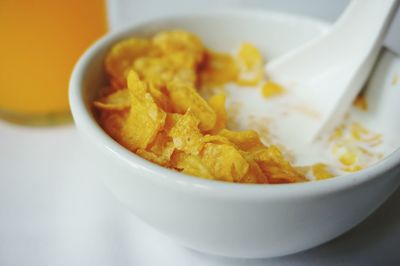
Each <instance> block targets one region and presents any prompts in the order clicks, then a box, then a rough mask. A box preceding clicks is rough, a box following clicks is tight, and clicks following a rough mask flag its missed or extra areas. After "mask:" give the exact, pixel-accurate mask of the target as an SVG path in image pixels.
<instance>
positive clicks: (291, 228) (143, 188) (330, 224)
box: [70, 10, 400, 258]
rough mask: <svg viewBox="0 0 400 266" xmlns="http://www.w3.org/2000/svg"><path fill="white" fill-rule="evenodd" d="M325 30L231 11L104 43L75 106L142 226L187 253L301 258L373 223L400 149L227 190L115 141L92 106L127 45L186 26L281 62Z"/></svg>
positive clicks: (219, 44)
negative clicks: (109, 65)
mask: <svg viewBox="0 0 400 266" xmlns="http://www.w3.org/2000/svg"><path fill="white" fill-rule="evenodd" d="M326 27H327V26H326V25H325V24H323V23H322V22H318V21H315V20H311V19H307V18H303V17H297V16H293V15H283V14H277V13H267V12H259V11H244V10H240V11H225V12H215V13H208V14H191V15H185V16H175V17H169V18H163V19H156V20H152V21H150V22H148V23H143V24H140V25H135V26H132V27H131V28H128V29H126V30H123V31H121V32H116V33H111V34H109V35H107V36H105V37H104V38H102V39H101V40H99V41H98V42H97V43H95V44H94V45H93V46H92V47H91V48H90V49H89V50H88V51H87V52H86V53H85V54H84V55H83V56H82V57H81V59H80V60H79V62H78V64H77V65H76V67H75V69H74V72H73V75H72V78H71V83H70V103H71V109H72V113H73V116H74V119H75V123H76V126H77V128H78V129H79V131H80V132H81V133H83V135H84V136H85V142H87V143H90V144H91V146H92V147H93V149H92V150H93V156H94V157H96V158H97V159H96V160H98V165H99V167H102V168H103V170H104V177H105V178H104V179H105V183H106V184H107V186H108V187H109V188H110V190H111V191H112V192H113V194H114V195H115V196H116V197H117V198H118V199H119V200H120V201H121V202H122V203H123V204H124V205H126V206H127V207H128V208H129V209H130V210H131V211H132V212H133V213H134V214H135V215H136V216H138V217H139V218H140V219H142V220H143V221H145V222H146V223H148V224H149V225H151V226H153V227H154V228H156V229H157V230H159V231H161V232H163V233H165V234H166V235H168V236H170V237H171V238H172V239H175V240H176V241H177V242H179V243H181V244H182V245H184V246H186V247H190V248H193V249H196V250H199V251H203V252H207V253H212V254H218V255H223V256H231V257H248V258H260V257H273V256H281V255H285V254H290V253H295V252H298V251H302V250H305V249H308V248H311V247H314V246H317V245H319V244H321V243H324V242H326V241H328V240H330V239H333V238H335V237H337V236H338V235H340V234H342V233H344V232H346V231H347V230H349V229H350V228H352V227H353V226H355V225H356V224H358V223H359V222H361V221H362V220H363V219H365V218H366V217H367V216H368V215H369V214H371V213H372V212H373V211H374V210H375V209H376V208H377V207H378V206H379V205H381V204H382V202H383V201H384V200H385V199H386V198H387V197H388V196H389V195H390V194H391V193H392V192H393V191H394V190H395V189H396V188H397V187H398V185H399V183H400V179H399V178H398V175H399V172H400V168H399V167H397V166H398V164H399V162H400V151H396V152H394V153H393V154H392V155H391V156H389V157H388V158H386V159H384V160H382V161H381V162H379V163H378V164H376V165H374V166H372V167H370V168H368V169H365V170H362V171H360V172H357V173H354V174H351V175H347V176H341V177H337V178H334V179H329V180H324V181H319V182H309V183H303V184H287V185H249V184H233V183H224V182H218V181H210V180H206V179H201V178H196V177H191V176H187V175H184V174H180V173H177V172H174V171H171V170H169V169H165V168H162V167H160V166H158V165H155V164H153V163H150V162H148V161H146V160H144V159H142V158H140V157H138V156H137V155H135V154H133V153H131V152H130V151H128V150H126V149H125V148H124V147H122V146H120V145H119V144H118V143H117V142H115V141H114V140H113V139H112V138H110V137H109V136H108V135H107V134H106V133H105V132H104V131H103V130H102V129H101V127H100V126H99V125H98V124H97V122H96V120H95V119H94V117H93V115H92V111H91V101H92V99H93V97H94V95H95V93H96V91H97V90H98V89H99V88H100V87H101V86H102V84H104V82H105V74H104V70H103V60H104V56H105V54H106V52H107V51H108V50H109V48H110V47H111V45H112V44H114V43H116V42H117V41H119V40H121V39H123V38H126V37H130V36H148V35H151V34H153V33H155V32H157V31H161V30H167V29H173V28H185V29H187V30H190V31H193V32H195V33H197V34H198V35H199V36H200V37H201V38H202V39H203V40H204V42H205V44H206V45H207V46H209V47H211V48H213V49H216V50H224V51H227V50H232V49H234V48H236V47H238V45H239V44H240V43H241V42H242V41H244V40H246V41H250V42H252V43H254V44H255V45H256V46H257V47H260V48H261V49H262V52H263V53H264V55H266V56H267V58H272V57H274V56H277V55H279V54H281V53H283V52H286V51H287V50H289V49H290V48H292V47H295V46H297V45H300V44H301V43H304V42H305V41H307V40H309V39H311V38H312V37H314V36H316V35H317V34H319V33H321V32H322V31H324V30H325V29H326ZM396 175H397V178H396Z"/></svg>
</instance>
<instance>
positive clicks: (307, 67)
mask: <svg viewBox="0 0 400 266" xmlns="http://www.w3.org/2000/svg"><path fill="white" fill-rule="evenodd" d="M398 4H399V1H397V0H353V1H352V2H351V3H350V4H349V6H348V7H347V9H346V10H345V12H344V13H343V15H341V17H340V18H339V20H338V21H337V22H336V23H335V25H333V27H332V29H331V30H330V31H329V32H327V33H326V34H324V35H323V36H321V37H319V38H318V39H316V40H314V41H311V42H310V43H308V44H306V45H305V46H303V47H300V48H298V49H296V50H294V51H292V52H290V53H288V54H286V55H284V56H282V57H280V58H278V59H276V60H274V61H271V62H270V63H268V64H267V66H266V72H267V75H268V76H269V77H270V78H271V79H272V80H274V81H276V82H278V83H280V84H282V85H283V86H284V87H286V89H287V90H288V94H287V96H286V97H290V98H292V97H293V98H295V99H296V100H298V101H299V102H300V103H301V104H302V106H307V108H308V110H312V111H313V113H314V114H317V115H314V117H313V118H312V119H311V118H309V117H308V118H307V117H306V116H304V117H303V118H301V119H300V117H301V116H298V118H296V119H297V121H295V123H294V124H293V130H295V131H296V134H295V135H296V138H297V141H304V142H309V141H313V140H315V139H316V138H317V137H319V136H321V134H322V133H326V132H328V131H330V130H332V129H333V128H334V127H335V126H336V125H337V124H338V122H340V120H341V119H342V118H343V116H344V114H345V113H346V111H347V110H348V108H349V107H350V105H351V103H352V102H353V100H354V98H355V97H356V96H357V94H358V93H359V91H360V89H361V88H362V86H363V85H364V83H365V81H366V79H367V77H368V75H369V73H370V71H371V69H372V67H373V65H374V63H375V60H376V58H377V56H378V54H379V51H380V48H381V45H382V41H383V37H384V33H385V31H386V29H387V26H388V24H389V21H390V19H391V16H392V15H393V13H394V10H395V8H396V6H398ZM399 42H400V40H399ZM306 120H307V121H306Z"/></svg>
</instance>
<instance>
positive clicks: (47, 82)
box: [0, 0, 107, 118]
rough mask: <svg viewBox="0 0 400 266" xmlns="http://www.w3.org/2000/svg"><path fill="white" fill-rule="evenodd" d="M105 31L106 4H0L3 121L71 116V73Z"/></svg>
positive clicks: (40, 0)
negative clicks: (69, 102) (12, 117)
mask: <svg viewBox="0 0 400 266" xmlns="http://www.w3.org/2000/svg"><path fill="white" fill-rule="evenodd" d="M106 29H107V26H106V14H105V3H104V1H102V0H83V1H82V0H68V1H67V0H60V1H54V0H35V1H29V0H0V36H1V37H0V116H2V115H3V118H4V116H5V115H6V116H10V115H14V116H15V117H16V118H17V117H18V116H26V117H29V116H32V117H38V116H41V115H45V114H46V115H48V114H60V113H68V97H67V91H68V80H69V77H70V74H71V71H72V68H73V66H74V64H75V62H76V60H77V59H78V57H79V56H80V54H81V53H82V52H83V51H84V50H85V49H86V48H87V47H88V46H89V45H90V44H91V43H92V42H93V41H94V40H96V39H97V38H98V37H100V36H101V35H102V34H104V33H105V32H106Z"/></svg>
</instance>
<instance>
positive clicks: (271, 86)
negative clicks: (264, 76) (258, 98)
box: [261, 81, 285, 98]
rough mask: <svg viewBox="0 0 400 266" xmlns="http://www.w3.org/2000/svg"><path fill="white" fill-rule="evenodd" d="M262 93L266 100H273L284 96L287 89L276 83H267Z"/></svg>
mask: <svg viewBox="0 0 400 266" xmlns="http://www.w3.org/2000/svg"><path fill="white" fill-rule="evenodd" d="M261 91H262V95H263V96H264V97H265V98H271V97H275V96H279V95H281V94H283V93H284V92H285V89H284V88H283V87H282V86H281V85H279V84H278V83H276V82H273V81H267V82H265V83H264V85H263V86H262V89H261Z"/></svg>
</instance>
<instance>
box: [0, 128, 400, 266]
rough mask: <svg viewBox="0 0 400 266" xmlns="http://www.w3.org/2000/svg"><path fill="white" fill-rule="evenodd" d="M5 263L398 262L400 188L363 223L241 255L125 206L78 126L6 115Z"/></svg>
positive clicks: (0, 194) (1, 236) (1, 146)
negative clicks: (219, 253)
mask: <svg viewBox="0 0 400 266" xmlns="http://www.w3.org/2000/svg"><path fill="white" fill-rule="evenodd" d="M0 151H1V153H0V156H1V157H0V158H1V159H0V265H1V266H11V265H13V266H14V265H32V266H36V265H38V266H39V265H40V266H58V265H74V266H109V265H114V266H125V265H138V266H147V265H149V266H150V265H166V266H167V265H174V266H175V265H177V266H179V265H183V266H186V265H193V266H199V265H223V266H225V265H234V266H239V265H249V266H256V265H257V266H258V265H396V264H397V265H400V253H399V244H400V207H399V206H400V190H398V191H397V192H396V193H395V194H394V195H393V196H392V197H390V198H389V200H388V201H387V202H386V203H385V204H384V205H383V206H382V207H381V208H380V209H379V210H378V211H376V212H375V213H374V214H373V215H372V216H371V217H369V218H368V219H367V220H366V221H364V222H363V223H362V224H360V225H359V226H357V227H356V228H354V229H353V230H351V231H350V232H348V233H346V234H345V235H343V236H341V237H339V238H337V239H336V240H334V241H332V242H330V243H327V244H325V245H323V246H320V247H318V248H314V249H312V250H309V251H306V252H303V253H300V254H295V255H291V256H287V257H282V258H276V259H263V260H237V259H227V258H220V257H214V256H209V255H205V254H200V253H197V252H194V251H190V250H187V249H185V248H182V247H180V246H177V245H175V243H174V242H172V241H170V240H169V239H167V238H166V237H164V236H163V235H161V234H159V233H158V232H157V231H155V230H153V229H152V228H150V227H149V226H147V225H145V224H144V223H142V222H141V221H139V220H138V219H137V218H136V217H135V216H133V215H132V214H130V213H129V212H128V211H127V210H126V209H124V208H123V207H122V206H120V205H119V203H118V202H117V201H116V200H115V199H114V198H113V196H112V195H111V194H110V193H109V192H108V191H107V190H106V188H105V187H104V186H103V184H102V182H101V179H100V178H99V177H100V176H101V172H99V171H96V162H95V161H93V160H92V159H91V158H90V157H89V155H88V153H87V150H86V148H85V146H83V145H81V140H80V138H79V136H78V133H77V131H76V129H75V128H74V126H72V125H68V126H63V127H59V128H49V129H44V128H42V129H37V128H25V127H18V126H14V125H9V124H6V123H3V122H0Z"/></svg>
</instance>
